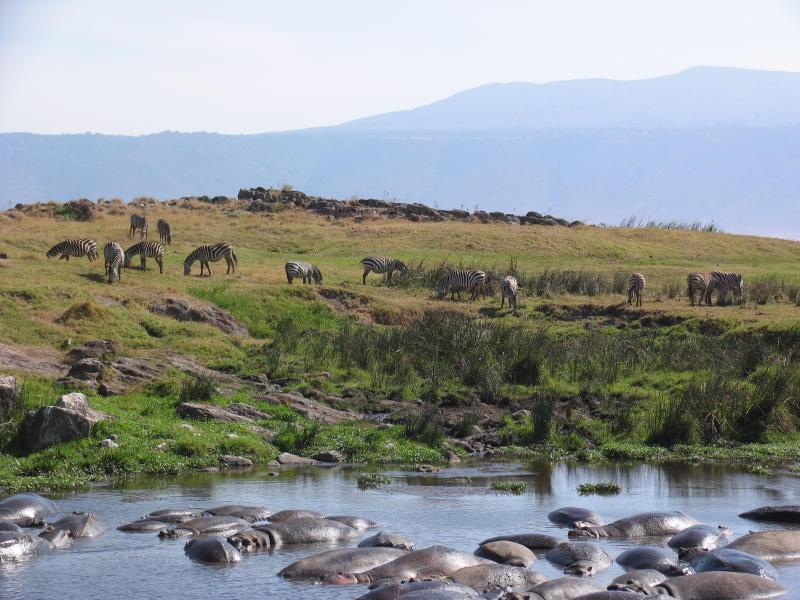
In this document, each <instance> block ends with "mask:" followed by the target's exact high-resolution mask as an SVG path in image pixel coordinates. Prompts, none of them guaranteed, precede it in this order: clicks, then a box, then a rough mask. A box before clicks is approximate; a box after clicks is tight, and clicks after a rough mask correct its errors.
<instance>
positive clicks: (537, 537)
mask: <svg viewBox="0 0 800 600" xmlns="http://www.w3.org/2000/svg"><path fill="white" fill-rule="evenodd" d="M501 541H508V542H515V543H517V544H521V545H523V546H525V547H526V548H529V549H530V550H533V551H534V552H535V551H537V550H540V551H542V550H552V549H553V548H555V547H556V546H558V544H560V543H561V542H562V541H563V540H560V539H558V538H557V537H555V536H552V535H547V534H544V533H514V534H510V535H498V536H496V537H493V538H489V539H488V540H483V541H482V542H481V543H480V544H478V545H479V546H483V545H485V544H488V543H489V542H501Z"/></svg>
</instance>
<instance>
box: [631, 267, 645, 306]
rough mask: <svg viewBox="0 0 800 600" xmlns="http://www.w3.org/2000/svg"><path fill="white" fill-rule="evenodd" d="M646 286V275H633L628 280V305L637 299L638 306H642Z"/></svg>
mask: <svg viewBox="0 0 800 600" xmlns="http://www.w3.org/2000/svg"><path fill="white" fill-rule="evenodd" d="M646 285H647V282H646V281H645V279H644V275H642V274H641V273H634V274H633V275H631V278H630V279H629V280H628V304H631V303H632V302H633V301H634V299H635V300H636V306H641V305H642V294H643V293H644V288H645V286H646Z"/></svg>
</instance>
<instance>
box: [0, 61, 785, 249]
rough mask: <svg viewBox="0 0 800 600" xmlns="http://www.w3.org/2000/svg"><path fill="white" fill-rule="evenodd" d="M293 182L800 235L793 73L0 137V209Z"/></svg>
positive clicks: (518, 90)
mask: <svg viewBox="0 0 800 600" xmlns="http://www.w3.org/2000/svg"><path fill="white" fill-rule="evenodd" d="M282 183H290V184H291V185H293V186H294V187H295V188H297V189H300V190H303V191H305V192H308V193H311V194H319V195H324V196H332V197H350V196H353V195H358V196H361V197H376V198H396V199H398V200H403V201H416V202H424V203H427V204H430V205H434V206H436V205H438V206H440V207H441V208H459V207H464V208H467V209H474V208H475V207H476V206H477V207H479V208H480V209H483V210H503V211H508V212H512V211H513V212H526V211H528V210H537V211H539V212H549V213H553V214H557V215H559V216H561V217H565V218H568V219H580V220H585V221H589V222H595V223H597V222H605V223H618V222H619V221H620V220H622V219H623V218H625V217H627V216H630V215H639V216H642V217H652V218H657V219H667V220H671V219H678V220H684V221H696V220H700V221H710V220H713V221H715V222H716V223H717V224H718V225H720V226H721V227H722V228H723V229H725V230H728V231H740V232H751V233H760V234H769V235H777V236H783V237H792V238H795V239H798V238H800V208H798V205H800V203H798V201H797V200H798V198H800V73H776V72H765V71H749V70H742V69H728V68H694V69H690V70H688V71H684V72H682V73H678V74H676V75H672V76H668V77H660V78H657V79H650V80H642V81H608V80H582V81H565V82H556V83H549V84H542V85H537V84H529V83H510V84H491V85H487V86H482V87H479V88H475V89H473V90H467V91H465V92H462V93H460V94H457V95H455V96H453V97H451V98H447V99H445V100H442V101H440V102H436V103H434V104H431V105H428V106H423V107H420V108H417V109H414V110H410V111H403V112H399V113H388V114H385V115H377V116H374V117H367V118H365V119H359V120H356V121H351V122H349V123H345V124H342V125H339V126H335V127H325V128H317V129H310V130H304V131H296V132H289V133H275V134H258V135H243V136H235V135H219V134H213V133H174V132H164V133H159V134H153V135H146V136H108V135H96V134H79V135H33V134H26V133H7V134H0V208H3V207H7V206H12V205H14V204H16V203H18V202H23V203H24V202H32V201H38V200H48V199H60V200H63V199H71V198H76V197H89V198H95V197H99V196H105V197H123V198H126V199H129V198H132V197H134V196H139V195H151V196H156V197H161V198H166V197H175V196H185V195H202V194H206V195H217V194H223V195H235V194H236V192H237V191H238V189H239V188H241V187H252V186H258V185H264V186H269V185H279V184H282Z"/></svg>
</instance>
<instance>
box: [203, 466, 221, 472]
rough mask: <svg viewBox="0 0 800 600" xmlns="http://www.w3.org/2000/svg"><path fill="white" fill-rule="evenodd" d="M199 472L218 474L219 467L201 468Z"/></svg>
mask: <svg viewBox="0 0 800 600" xmlns="http://www.w3.org/2000/svg"><path fill="white" fill-rule="evenodd" d="M200 471H201V472H203V473H217V472H219V467H203V468H202V469H200Z"/></svg>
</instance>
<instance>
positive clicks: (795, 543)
mask: <svg viewBox="0 0 800 600" xmlns="http://www.w3.org/2000/svg"><path fill="white" fill-rule="evenodd" d="M724 547H725V548H731V549H733V550H741V551H742V552H748V553H750V554H752V555H753V556H757V557H759V558H763V559H764V560H769V561H773V560H788V559H795V558H800V529H773V530H770V531H751V532H750V533H748V534H747V535H743V536H742V537H740V538H739V539H738V540H734V541H732V542H731V543H730V544H728V545H727V546H724Z"/></svg>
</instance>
